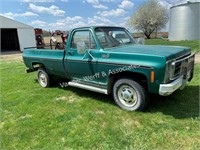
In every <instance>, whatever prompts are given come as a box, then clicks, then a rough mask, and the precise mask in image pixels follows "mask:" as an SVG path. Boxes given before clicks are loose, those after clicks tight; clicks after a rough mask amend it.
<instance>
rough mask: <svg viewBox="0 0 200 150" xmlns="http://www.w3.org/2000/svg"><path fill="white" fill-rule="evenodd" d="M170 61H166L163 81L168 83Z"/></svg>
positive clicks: (170, 67)
mask: <svg viewBox="0 0 200 150" xmlns="http://www.w3.org/2000/svg"><path fill="white" fill-rule="evenodd" d="M172 62H173V60H169V61H167V62H166V69H165V78H164V83H168V82H169V81H170V77H171V76H172Z"/></svg>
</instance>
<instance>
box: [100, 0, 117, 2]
mask: <svg viewBox="0 0 200 150" xmlns="http://www.w3.org/2000/svg"><path fill="white" fill-rule="evenodd" d="M100 1H102V2H114V1H115V0H100Z"/></svg>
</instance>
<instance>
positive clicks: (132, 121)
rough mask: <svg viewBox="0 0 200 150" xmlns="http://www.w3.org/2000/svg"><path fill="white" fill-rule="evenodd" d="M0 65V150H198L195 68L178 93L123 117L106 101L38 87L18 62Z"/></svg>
mask: <svg viewBox="0 0 200 150" xmlns="http://www.w3.org/2000/svg"><path fill="white" fill-rule="evenodd" d="M0 63H1V65H0V73H1V74H0V75H1V81H0V82H1V122H0V129H1V134H0V135H1V149H181V150H182V149H187V150H188V149H191V150H195V149H196V150H197V149H199V148H200V138H199V134H200V131H199V127H200V126H199V101H198V99H199V81H200V79H199V73H200V72H199V67H200V66H198V65H196V66H195V74H194V79H193V80H192V82H190V83H189V85H188V86H187V87H186V88H185V89H184V90H183V91H177V92H176V93H174V94H173V95H171V96H169V97H160V96H156V95H151V96H150V106H149V107H148V109H147V110H146V111H145V112H128V111H124V110H122V109H120V108H118V107H117V106H116V105H115V104H114V102H113V100H112V97H111V96H106V95H101V94H98V93H94V92H89V91H85V90H81V89H76V88H71V87H69V88H66V89H62V88H60V87H59V86H58V85H55V86H54V87H52V88H41V87H40V85H39V84H38V83H37V81H36V73H31V74H26V73H25V72H24V70H25V66H24V64H23V63H22V62H21V61H17V60H14V61H13V62H10V61H5V60H4V61H0Z"/></svg>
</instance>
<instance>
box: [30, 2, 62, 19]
mask: <svg viewBox="0 0 200 150" xmlns="http://www.w3.org/2000/svg"><path fill="white" fill-rule="evenodd" d="M29 7H30V9H31V10H32V11H35V12H38V13H47V14H52V15H54V16H63V15H64V14H65V11H63V10H60V9H59V7H57V6H55V5H51V6H50V7H43V6H37V5H34V4H29Z"/></svg>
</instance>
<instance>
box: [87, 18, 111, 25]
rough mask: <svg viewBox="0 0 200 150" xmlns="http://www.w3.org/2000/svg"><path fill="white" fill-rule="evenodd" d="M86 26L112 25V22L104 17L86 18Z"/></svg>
mask: <svg viewBox="0 0 200 150" xmlns="http://www.w3.org/2000/svg"><path fill="white" fill-rule="evenodd" d="M87 21H88V22H87V24H88V25H89V26H91V25H113V24H114V22H112V21H111V20H109V19H107V18H105V17H100V16H94V17H92V18H90V17H88V20H87Z"/></svg>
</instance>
